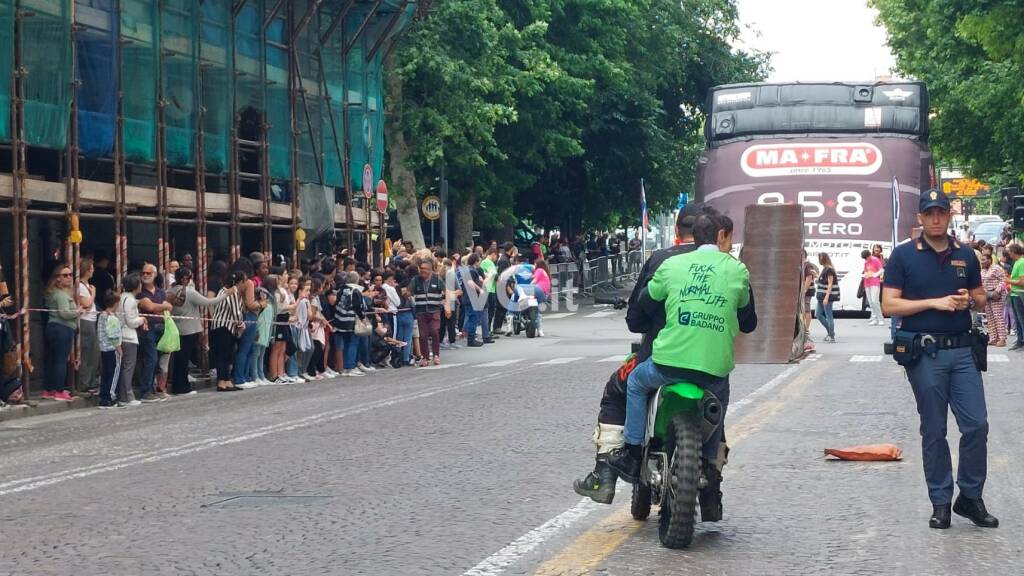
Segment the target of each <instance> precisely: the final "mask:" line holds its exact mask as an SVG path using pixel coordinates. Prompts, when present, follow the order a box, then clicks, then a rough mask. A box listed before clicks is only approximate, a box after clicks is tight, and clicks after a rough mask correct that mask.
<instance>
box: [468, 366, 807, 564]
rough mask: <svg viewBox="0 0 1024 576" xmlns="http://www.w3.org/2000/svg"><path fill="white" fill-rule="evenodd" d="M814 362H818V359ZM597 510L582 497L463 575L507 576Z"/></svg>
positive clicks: (769, 386)
mask: <svg viewBox="0 0 1024 576" xmlns="http://www.w3.org/2000/svg"><path fill="white" fill-rule="evenodd" d="M812 359H813V360H817V358H812ZM800 366H801V364H794V365H792V366H790V367H789V368H786V369H785V370H783V371H782V373H780V374H779V375H778V376H776V377H775V378H772V379H771V380H769V381H768V382H766V383H764V384H762V385H761V387H760V388H758V389H757V390H754V391H753V392H751V393H750V394H748V395H747V396H745V397H744V398H742V399H741V400H739V401H738V402H735V403H733V404H731V405H730V406H729V416H730V417H731V418H735V417H736V416H735V415H736V413H737V411H741V410H742V408H743V407H744V406H747V405H749V404H750V403H751V402H753V401H754V400H755V399H756V398H758V397H760V396H763V395H765V394H767V393H768V392H770V391H771V390H773V389H775V388H776V387H778V385H779V384H781V383H782V382H784V381H786V379H787V378H789V377H790V376H792V375H793V374H795V373H796V372H797V371H798V370H799V369H800ZM619 484H620V486H621V485H622V484H625V482H620V483H619ZM598 507H600V505H599V504H595V503H594V502H593V501H592V500H590V499H589V498H583V499H582V500H580V501H579V502H577V503H576V505H575V506H573V507H572V508H569V509H568V510H566V511H565V512H562V513H561V514H559V515H558V516H555V517H554V518H552V519H551V520H548V521H547V522H545V523H543V524H541V525H540V526H538V527H536V528H534V529H533V530H530V531H529V532H527V533H526V534H523V535H522V536H520V537H519V538H516V539H515V540H513V541H512V542H511V543H510V544H509V545H508V546H505V547H504V548H502V549H501V550H498V551H497V552H495V553H494V554H492V555H490V556H488V557H487V558H485V559H484V561H483V562H481V563H479V564H477V565H476V566H474V567H472V568H470V569H469V570H467V571H465V572H463V573H462V576H498V575H499V574H502V573H504V572H505V569H506V568H508V567H509V566H512V565H513V564H515V563H517V562H519V561H520V560H522V559H523V558H524V557H526V555H527V554H529V553H530V552H533V551H534V550H535V549H536V548H537V547H538V546H540V545H541V544H543V543H544V542H546V541H548V540H550V539H551V538H553V537H555V536H557V535H558V534H559V533H560V532H562V531H564V530H565V529H567V528H569V527H570V526H572V525H573V524H575V523H576V522H578V521H580V520H581V519H583V518H585V517H586V516H587V515H588V514H590V513H591V512H593V511H594V510H595V509H597V508H598Z"/></svg>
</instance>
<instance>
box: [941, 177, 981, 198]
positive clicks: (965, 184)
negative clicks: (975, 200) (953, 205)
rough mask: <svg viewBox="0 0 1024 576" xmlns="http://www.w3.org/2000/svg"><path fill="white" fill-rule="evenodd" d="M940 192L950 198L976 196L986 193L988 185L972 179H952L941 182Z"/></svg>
mask: <svg viewBox="0 0 1024 576" xmlns="http://www.w3.org/2000/svg"><path fill="white" fill-rule="evenodd" d="M942 191H943V192H945V193H946V194H948V195H950V196H960V197H964V196H977V195H978V194H979V193H981V192H987V191H988V185H987V184H982V183H981V182H979V181H977V180H975V179H974V178H952V179H950V180H943V181H942Z"/></svg>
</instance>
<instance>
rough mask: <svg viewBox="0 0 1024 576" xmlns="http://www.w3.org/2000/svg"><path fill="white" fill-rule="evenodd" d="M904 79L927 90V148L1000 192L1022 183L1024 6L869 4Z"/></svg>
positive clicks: (892, 0) (1017, 1) (970, 1)
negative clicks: (930, 114)
mask: <svg viewBox="0 0 1024 576" xmlns="http://www.w3.org/2000/svg"><path fill="white" fill-rule="evenodd" d="M871 4H872V5H873V6H874V7H875V8H877V9H878V11H879V22H880V23H881V24H883V25H884V26H885V27H886V29H887V31H888V35H889V45H890V46H891V47H892V49H893V51H894V53H895V54H896V60H897V66H898V68H899V71H900V72H901V73H903V74H906V75H909V76H912V77H914V78H916V79H918V80H921V81H923V82H925V83H926V84H927V85H928V90H929V93H930V95H931V103H932V108H933V113H934V115H933V117H932V124H931V126H932V137H931V144H932V147H933V149H934V150H935V152H936V155H937V156H938V157H939V158H940V159H942V160H943V161H945V162H948V163H950V164H953V165H956V166H958V167H961V168H965V169H967V170H968V171H969V172H970V173H972V174H973V175H974V176H976V177H980V178H982V179H985V180H987V181H989V182H990V183H992V184H997V185H1002V184H1007V183H1010V182H1019V181H1021V180H1022V179H1024V0H871Z"/></svg>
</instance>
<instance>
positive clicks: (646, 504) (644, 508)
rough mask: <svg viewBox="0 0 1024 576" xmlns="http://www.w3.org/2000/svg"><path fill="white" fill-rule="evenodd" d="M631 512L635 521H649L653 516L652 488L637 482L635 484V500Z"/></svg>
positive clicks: (630, 507) (631, 504)
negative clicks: (648, 518) (649, 517)
mask: <svg viewBox="0 0 1024 576" xmlns="http://www.w3.org/2000/svg"><path fill="white" fill-rule="evenodd" d="M629 512H630V514H632V515H633V519H634V520H647V517H648V516H650V515H651V487H650V486H646V485H644V484H641V483H640V482H637V483H636V484H633V499H632V501H630V505H629Z"/></svg>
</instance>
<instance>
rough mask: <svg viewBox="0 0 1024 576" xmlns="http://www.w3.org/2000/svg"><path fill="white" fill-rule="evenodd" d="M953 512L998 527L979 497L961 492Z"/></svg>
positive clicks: (982, 525) (985, 524)
mask: <svg viewBox="0 0 1024 576" xmlns="http://www.w3.org/2000/svg"><path fill="white" fill-rule="evenodd" d="M1018 329H1019V328H1018ZM953 512H956V513H957V514H958V515H960V516H963V517H964V518H967V519H968V520H970V521H971V522H974V525H975V526H981V527H982V528H998V527H999V520H997V519H996V517H995V516H993V515H991V514H989V513H988V510H986V509H985V502H984V501H983V500H982V499H981V498H978V499H977V500H972V499H970V498H966V497H964V495H963V494H961V495H959V496H957V497H956V501H955V502H953Z"/></svg>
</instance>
